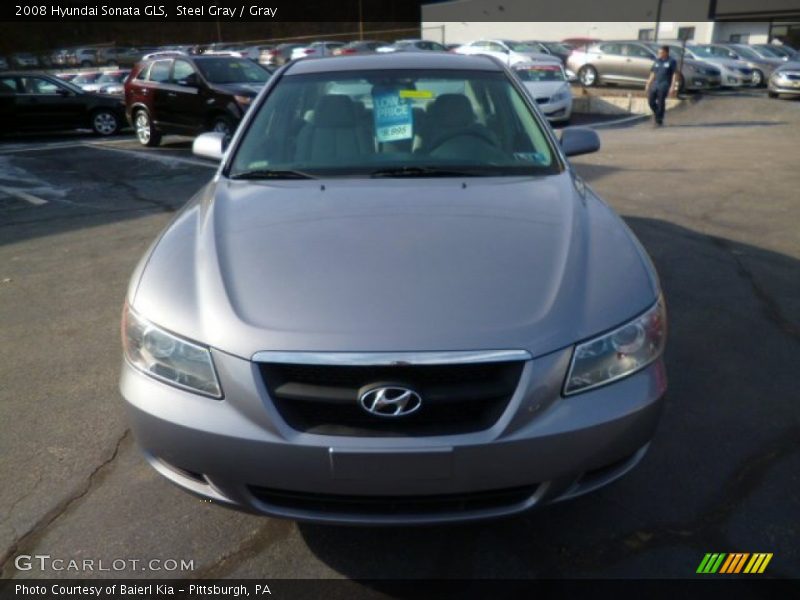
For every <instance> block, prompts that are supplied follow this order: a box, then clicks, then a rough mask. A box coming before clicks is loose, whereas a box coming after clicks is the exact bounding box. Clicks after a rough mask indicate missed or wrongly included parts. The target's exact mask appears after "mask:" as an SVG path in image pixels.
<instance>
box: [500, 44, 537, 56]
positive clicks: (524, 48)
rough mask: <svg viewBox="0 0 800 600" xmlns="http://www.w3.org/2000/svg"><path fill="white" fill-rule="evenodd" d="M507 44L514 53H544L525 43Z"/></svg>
mask: <svg viewBox="0 0 800 600" xmlns="http://www.w3.org/2000/svg"><path fill="white" fill-rule="evenodd" d="M505 44H506V46H508V47H509V48H511V50H513V51H514V52H538V53H540V54H541V52H542V51H541V50H540V49H539V48H536V47H535V46H533V45H532V44H526V43H525V42H506V43H505Z"/></svg>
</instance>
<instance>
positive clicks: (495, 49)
mask: <svg viewBox="0 0 800 600" xmlns="http://www.w3.org/2000/svg"><path fill="white" fill-rule="evenodd" d="M455 52H456V53H457V54H483V55H486V56H493V57H494V58H496V59H497V60H499V61H500V62H502V63H503V64H504V65H508V66H513V65H516V64H518V63H524V62H530V61H532V60H536V61H547V60H553V61H556V62H561V60H560V59H559V58H558V57H556V56H552V55H550V54H548V53H547V52H545V51H543V49H542V48H540V47H539V46H538V44H537V45H536V46H534V45H533V44H529V43H527V42H515V41H513V40H478V41H475V42H469V43H468V44H464V45H463V46H459V47H458V48H456V49H455Z"/></svg>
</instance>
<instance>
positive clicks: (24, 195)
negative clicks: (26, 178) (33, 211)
mask: <svg viewBox="0 0 800 600" xmlns="http://www.w3.org/2000/svg"><path fill="white" fill-rule="evenodd" d="M0 192H3V193H4V194H6V195H8V196H11V197H12V198H18V199H19V200H24V201H25V202H30V203H31V204H33V205H35V206H41V205H42V204H47V200H44V199H43V198H39V197H38V196H34V195H33V194H29V193H28V192H26V191H25V190H20V189H18V188H10V187H6V186H2V185H0Z"/></svg>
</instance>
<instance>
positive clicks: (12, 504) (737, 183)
mask: <svg viewBox="0 0 800 600" xmlns="http://www.w3.org/2000/svg"><path fill="white" fill-rule="evenodd" d="M666 122H667V126H666V127H664V128H662V129H653V128H652V126H651V125H650V124H649V123H639V124H635V125H633V126H628V127H625V128H620V129H614V128H605V129H602V130H600V135H601V140H602V144H603V148H602V149H601V151H600V152H599V153H597V154H594V155H589V156H586V157H580V158H578V159H576V160H575V161H574V163H575V164H576V166H577V169H578V171H579V172H580V173H581V174H582V175H583V176H584V177H585V178H586V180H587V181H588V182H589V183H590V185H591V186H592V187H593V188H594V189H595V190H596V191H597V192H598V193H599V194H601V195H602V196H603V197H604V198H605V199H606V200H607V201H608V202H609V203H610V204H611V205H612V206H613V207H614V208H615V209H616V210H617V211H618V212H620V213H621V214H622V215H623V216H624V217H625V220H626V221H627V223H628V224H629V225H630V227H631V228H632V229H633V230H634V231H635V232H636V234H637V235H638V236H639V238H640V240H641V241H642V243H643V245H644V246H645V247H646V249H647V251H648V252H649V253H650V255H651V256H652V258H653V260H654V262H655V264H656V267H657V269H658V272H659V274H660V277H661V279H662V284H663V288H664V291H665V296H666V299H667V304H668V309H669V315H670V339H669V344H668V348H667V352H666V363H667V370H668V376H669V380H670V389H669V394H668V398H667V404H666V409H665V412H664V415H663V418H662V421H661V424H660V426H659V429H658V433H657V435H656V438H655V440H654V442H653V444H652V446H651V448H650V451H649V453H648V455H647V456H646V457H645V459H644V460H643V462H642V463H641V464H640V465H639V466H638V467H637V468H636V469H635V470H634V471H633V472H631V473H630V474H629V475H627V476H626V477H625V478H623V479H622V480H620V481H619V482H618V483H615V484H614V485H612V486H610V487H607V488H605V489H603V490H601V491H599V492H596V493H594V494H591V495H589V496H586V497H583V498H580V499H577V500H574V501H570V502H564V503H561V504H558V505H554V506H550V507H546V508H544V509H541V510H538V511H536V512H532V513H530V514H527V515H524V516H521V517H517V518H513V519H506V520H501V521H495V522H485V523H480V524H473V525H468V526H448V527H426V528H398V529H385V528H347V527H330V526H316V525H314V526H312V525H298V524H296V523H293V522H288V521H280V520H275V519H269V518H263V517H258V516H253V515H247V514H242V513H238V512H234V511H231V510H227V509H224V508H221V507H218V506H215V505H211V504H208V503H206V502H203V501H201V500H199V499H197V498H194V497H192V496H190V495H187V494H185V493H183V492H181V491H180V490H178V489H176V488H174V487H173V486H171V485H170V484H169V483H167V482H166V481H165V480H163V479H162V478H161V477H160V476H159V475H157V474H156V473H155V472H154V471H153V470H152V469H150V467H148V466H147V465H146V464H145V462H144V460H143V459H142V458H141V457H140V456H139V454H138V451H137V449H136V446H135V442H134V440H133V439H132V435H131V434H130V433H129V432H128V429H127V424H126V419H125V414H124V407H123V404H122V401H121V398H120V396H119V392H118V390H117V376H118V371H119V364H120V360H121V350H120V343H119V333H118V330H119V315H120V309H121V306H122V302H123V298H124V296H125V289H126V285H127V281H128V278H129V276H130V273H131V271H132V270H133V267H134V265H135V264H136V262H137V261H138V259H139V257H140V256H141V254H142V253H143V252H144V251H145V249H146V248H147V246H148V245H149V244H150V243H151V241H152V240H153V239H154V238H155V236H156V235H157V234H158V232H159V231H160V230H161V229H162V228H163V227H164V226H165V225H166V224H167V223H168V222H169V220H170V219H171V218H173V216H174V214H175V212H176V211H177V210H178V209H179V208H180V207H181V206H182V205H183V204H184V203H185V202H186V201H187V200H188V199H189V198H191V196H192V195H193V194H194V193H195V192H196V191H197V190H198V189H199V188H200V187H201V186H202V185H203V184H204V183H205V182H206V181H207V180H208V179H209V178H210V176H211V175H212V174H213V168H214V165H212V164H209V163H207V162H205V161H202V160H200V159H197V158H194V157H192V156H191V154H190V151H189V148H190V144H189V142H188V141H187V140H185V139H178V138H176V139H174V140H172V139H170V140H168V143H167V144H166V145H165V146H164V147H162V148H158V149H143V148H140V147H138V145H137V144H136V142H135V141H134V140H133V139H131V138H130V137H129V136H122V137H119V138H115V139H112V140H98V139H96V138H92V137H89V136H85V135H63V136H27V137H20V138H12V139H8V138H7V139H5V140H2V141H0V382H2V385H0V481H2V482H3V483H4V485H2V486H0V565H2V577H19V578H30V577H42V576H55V577H78V576H86V575H91V576H97V577H107V576H122V575H130V576H133V577H192V578H195V577H230V576H241V577H259V578H262V577H263V578H277V577H283V578H295V577H306V578H308V577H335V578H352V579H373V578H384V577H398V578H430V577H434V578H437V577H443V578H444V577H446V578H460V577H467V578H469V577H480V578H486V577H497V578H528V577H576V576H579V577H581V576H586V577H658V578H661V577H668V578H669V577H690V576H693V575H694V572H695V570H696V568H697V566H698V564H699V563H700V560H701V559H702V557H703V555H704V554H705V553H707V552H771V553H774V558H773V559H772V562H771V563H770V565H769V568H768V570H767V574H766V575H767V576H793V577H800V544H798V543H797V542H798V534H800V531H798V529H799V528H800V391H798V387H797V372H798V358H797V357H798V350H800V262H798V261H800V235H798V233H799V232H800V193H799V191H800V169H798V164H797V156H798V139H800V136H798V133H799V132H800V102H797V101H776V100H770V99H767V98H766V97H764V96H763V95H758V96H754V95H751V94H731V95H720V96H717V97H706V98H703V99H702V100H699V101H697V102H693V103H690V104H689V105H687V106H685V107H683V108H679V109H676V110H675V111H672V112H671V113H669V114H668V115H667V119H666ZM522 459H524V457H521V460H522ZM20 555H50V556H51V557H57V558H63V559H67V560H69V559H72V558H77V559H81V560H84V559H92V560H95V561H100V560H102V561H105V562H106V564H110V563H111V561H113V560H115V559H126V560H128V561H129V562H128V563H126V567H125V568H124V569H123V570H121V571H116V570H114V571H106V572H99V571H95V572H93V573H86V572H83V573H81V572H75V571H69V570H62V571H57V570H53V569H52V568H50V569H47V570H45V571H42V570H41V569H39V568H38V567H35V568H31V569H30V570H25V568H24V564H23V565H22V566H23V568H17V567H18V566H20V565H19V564H16V565H15V562H17V561H15V558H16V557H17V556H20ZM154 558H155V559H160V560H162V561H167V560H170V559H172V560H176V561H178V562H180V561H181V560H183V561H191V562H192V564H191V568H186V569H185V570H178V571H168V570H163V569H162V570H160V571H150V570H142V568H141V566H140V565H141V563H133V564H132V563H130V561H131V560H151V559H154ZM95 564H97V563H95ZM134 564H135V566H133V565H134ZM162 564H163V563H162ZM168 564H171V563H168Z"/></svg>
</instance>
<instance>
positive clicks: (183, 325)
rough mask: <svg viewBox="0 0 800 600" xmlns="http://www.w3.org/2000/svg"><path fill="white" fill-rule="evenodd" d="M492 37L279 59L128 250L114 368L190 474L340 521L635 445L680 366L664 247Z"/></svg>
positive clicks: (599, 467)
mask: <svg viewBox="0 0 800 600" xmlns="http://www.w3.org/2000/svg"><path fill="white" fill-rule="evenodd" d="M520 86H521V84H520V83H519V82H518V81H517V80H516V78H515V77H514V76H513V75H512V74H511V73H510V72H508V71H507V70H506V68H505V67H503V66H502V65H500V64H499V63H498V62H495V60H494V59H492V58H489V57H483V56H457V55H446V54H442V55H437V54H433V55H432V54H431V53H419V54H415V53H403V54H394V55H375V56H353V57H335V58H322V59H312V60H301V61H298V62H295V63H291V64H289V65H288V66H286V67H284V68H283V69H282V70H281V71H279V72H278V73H276V74H275V76H273V78H272V79H271V80H270V82H269V83H268V84H267V87H266V88H265V89H264V90H263V91H262V92H261V94H260V95H259V97H258V98H257V99H256V100H255V101H254V102H253V104H252V106H251V108H250V110H249V111H248V114H247V116H246V118H245V119H244V120H243V122H242V124H241V126H240V128H239V130H238V131H237V133H236V134H235V136H234V138H233V139H232V140H231V142H230V144H229V145H228V147H227V149H226V150H225V152H224V157H222V154H223V150H222V146H223V140H222V138H221V136H220V134H216V133H210V134H204V135H203V136H201V137H199V138H198V139H197V140H196V141H195V152H196V153H198V154H201V155H205V156H218V157H221V158H222V162H221V166H220V168H219V171H218V172H217V174H216V176H215V177H214V179H213V181H212V182H211V183H209V184H208V185H207V186H206V187H204V188H203V189H202V190H201V191H200V192H199V193H198V195H197V196H196V197H195V198H194V199H193V200H192V201H191V202H189V203H188V205H187V206H186V207H185V208H184V209H183V210H182V211H181V212H180V214H179V215H178V216H177V218H176V219H175V220H174V221H173V222H172V223H171V224H170V225H169V226H168V227H167V229H166V230H165V231H164V232H163V233H162V234H161V236H160V237H159V238H158V240H157V241H156V242H155V243H154V244H153V246H152V247H151V249H150V250H149V251H148V253H147V254H146V256H145V257H144V258H143V259H142V260H141V262H140V264H139V266H138V267H137V269H136V271H135V273H134V275H133V278H132V281H131V284H130V288H129V291H128V295H127V301H126V305H125V309H124V317H123V328H122V329H123V338H124V340H123V341H124V353H125V361H124V365H123V369H122V379H121V390H122V394H123V396H124V397H125V399H126V404H127V407H128V409H129V413H130V419H131V422H132V426H133V429H134V432H135V434H136V438H137V440H138V443H139V445H140V446H141V448H142V450H143V452H144V454H145V456H146V458H147V460H148V461H149V462H150V464H151V465H152V466H153V467H154V468H155V469H157V470H158V471H159V472H160V473H161V474H162V475H164V476H165V477H167V478H168V479H170V480H171V481H172V482H174V483H176V484H177V485H179V486H181V487H183V488H185V489H187V490H189V491H191V492H194V493H195V494H199V495H201V496H203V497H205V498H209V499H212V500H215V501H217V502H219V503H223V504H227V505H231V506H234V507H238V508H241V509H245V510H250V511H254V512H258V513H261V514H266V515H273V516H279V517H285V518H291V519H299V520H308V521H318V522H332V523H367V524H369V523H374V524H405V523H434V522H447V521H461V520H473V519H481V518H488V517H497V516H502V515H509V514H513V513H518V512H521V511H525V510H527V509H530V508H533V507H535V506H537V505H542V504H545V503H548V502H553V501H557V500H562V499H565V498H570V497H574V496H577V495H580V494H583V493H585V492H588V491H591V490H594V489H596V488H598V487H600V486H602V485H605V484H606V483H609V482H610V481H612V480H614V479H616V478H618V477H620V476H621V475H623V474H624V473H626V472H627V471H628V470H630V469H631V468H632V467H633V466H634V465H636V463H637V462H638V461H639V460H640V459H641V458H642V456H643V455H644V453H645V451H646V449H647V447H648V444H649V442H650V440H651V438H652V436H653V434H654V430H655V427H656V424H657V421H658V418H659V414H660V411H661V404H662V398H663V395H664V393H665V390H666V377H665V372H664V366H663V362H662V358H661V356H662V351H663V348H664V343H665V337H666V316H665V312H664V303H663V299H662V297H661V292H660V288H659V283H658V279H657V276H656V273H655V271H654V269H653V266H652V265H651V263H650V260H649V259H648V257H647V255H646V254H645V252H644V251H643V249H642V247H641V246H640V245H639V243H638V242H637V240H636V239H635V237H634V236H633V234H632V233H631V232H630V230H629V229H628V228H627V227H626V225H625V224H624V223H623V222H622V220H621V219H620V218H619V217H618V216H617V215H616V214H615V213H614V212H613V211H612V210H611V209H610V208H609V207H608V206H607V205H606V204H605V203H604V202H603V201H602V200H600V199H599V198H598V197H597V196H595V195H594V193H593V192H592V191H591V190H590V189H589V188H588V187H587V186H586V185H585V184H584V183H583V182H582V181H581V179H580V178H579V177H578V176H577V175H576V174H575V172H574V171H573V169H572V168H571V167H570V165H569V163H568V162H567V161H566V158H565V156H569V155H572V154H580V153H584V152H591V151H594V150H596V149H597V148H598V146H599V141H598V138H597V135H596V134H595V133H594V132H592V131H590V130H582V129H579V128H575V129H567V130H565V131H564V132H563V134H562V137H561V139H560V140H557V139H556V137H555V135H554V134H553V133H552V131H551V130H550V128H549V127H548V126H547V124H546V122H545V121H544V119H543V118H542V116H541V114H540V113H539V112H538V111H537V109H536V107H535V106H533V105H532V104H531V101H530V99H529V97H528V95H527V94H526V93H525V91H524V89H522V88H521V87H520Z"/></svg>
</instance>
